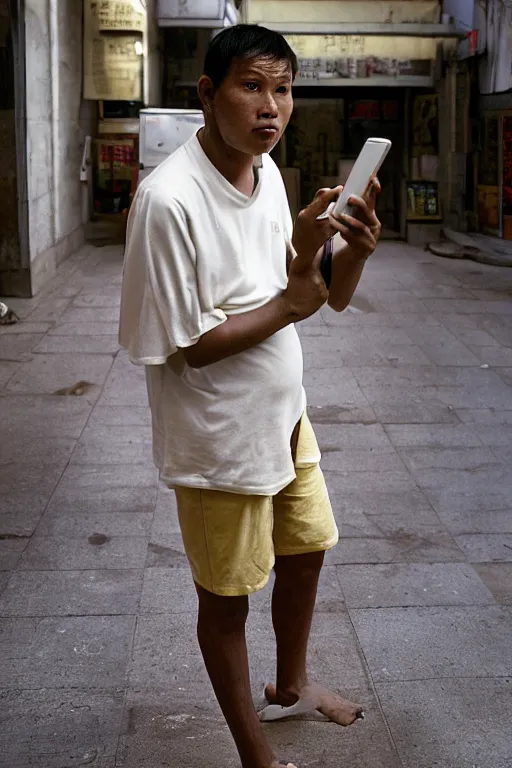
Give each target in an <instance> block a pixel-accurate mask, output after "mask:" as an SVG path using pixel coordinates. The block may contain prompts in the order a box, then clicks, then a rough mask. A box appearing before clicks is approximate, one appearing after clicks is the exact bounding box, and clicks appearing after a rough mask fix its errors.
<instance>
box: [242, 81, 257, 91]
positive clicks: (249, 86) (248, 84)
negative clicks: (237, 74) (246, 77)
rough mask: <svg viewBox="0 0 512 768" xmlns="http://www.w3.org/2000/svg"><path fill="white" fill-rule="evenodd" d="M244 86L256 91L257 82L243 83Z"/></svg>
mask: <svg viewBox="0 0 512 768" xmlns="http://www.w3.org/2000/svg"><path fill="white" fill-rule="evenodd" d="M244 87H245V88H247V90H248V91H257V90H258V83H244Z"/></svg>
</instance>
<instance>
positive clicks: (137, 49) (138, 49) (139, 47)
mask: <svg viewBox="0 0 512 768" xmlns="http://www.w3.org/2000/svg"><path fill="white" fill-rule="evenodd" d="M135 53H136V54H137V56H142V54H143V53H144V48H143V46H142V43H141V41H140V40H136V41H135Z"/></svg>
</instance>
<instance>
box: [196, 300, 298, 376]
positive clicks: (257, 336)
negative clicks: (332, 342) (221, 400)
mask: <svg viewBox="0 0 512 768" xmlns="http://www.w3.org/2000/svg"><path fill="white" fill-rule="evenodd" d="M296 320H300V317H297V316H296V315H295V314H294V312H293V309H292V307H291V305H290V304H289V303H288V302H287V301H286V299H285V298H284V297H283V296H278V297H277V298H276V299H273V300H272V301H269V302H268V304H264V305H263V306H262V307H258V309H253V310H251V311H250V312H243V313H241V314H239V315H231V316H230V317H228V319H227V320H226V321H225V322H224V323H222V325H219V326H217V328H214V329H213V330H212V331H208V333H205V334H204V335H203V336H201V338H200V339H199V341H198V342H197V344H194V345H193V346H191V347H187V348H186V349H184V350H183V354H184V355H185V360H186V361H187V363H188V365H190V366H191V368H202V367H203V366H205V365H211V363H217V362H218V361H219V360H223V359H224V358H225V357H230V356H231V355H236V354H238V353H239V352H244V351H245V350H246V349H250V348H251V347H254V346H256V344H261V342H262V341H265V339H268V338H269V336H272V335H273V334H274V333H277V331H280V330H281V329H282V328H284V327H285V326H287V325H290V323H294V322H295V321H296Z"/></svg>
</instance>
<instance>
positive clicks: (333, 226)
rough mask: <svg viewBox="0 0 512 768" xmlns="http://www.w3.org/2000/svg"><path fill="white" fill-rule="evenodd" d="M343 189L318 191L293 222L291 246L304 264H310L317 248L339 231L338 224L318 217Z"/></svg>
mask: <svg viewBox="0 0 512 768" xmlns="http://www.w3.org/2000/svg"><path fill="white" fill-rule="evenodd" d="M342 189H343V187H335V188H334V189H319V190H318V192H317V193H316V195H315V197H314V198H313V201H312V202H311V203H310V204H309V205H308V207H307V208H304V210H302V211H301V212H300V213H299V215H298V216H297V220H296V222H295V226H294V228H293V236H292V245H293V247H294V249H295V252H296V254H297V257H298V258H299V260H300V261H301V262H303V263H304V264H306V263H307V264H310V263H311V262H312V261H313V259H314V257H315V255H316V254H317V252H318V250H319V248H321V247H322V246H323V244H324V243H325V242H326V241H327V240H328V239H329V238H330V237H332V236H333V235H334V233H335V232H336V231H339V228H340V224H339V222H337V221H336V219H333V221H332V222H331V221H330V219H329V218H325V219H319V218H318V217H319V216H321V215H322V213H325V211H326V210H327V208H328V207H329V205H330V203H332V202H334V200H336V199H337V198H338V196H339V195H340V193H341V191H342Z"/></svg>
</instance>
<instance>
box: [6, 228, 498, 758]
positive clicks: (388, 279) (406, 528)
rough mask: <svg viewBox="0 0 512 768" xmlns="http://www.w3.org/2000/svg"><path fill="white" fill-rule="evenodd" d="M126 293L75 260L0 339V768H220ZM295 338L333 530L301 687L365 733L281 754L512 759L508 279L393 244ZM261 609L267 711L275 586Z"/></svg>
mask: <svg viewBox="0 0 512 768" xmlns="http://www.w3.org/2000/svg"><path fill="white" fill-rule="evenodd" d="M120 281H121V252H120V250H119V249H118V248H112V247H108V248H102V249H94V248H92V247H88V248H85V249H83V250H82V251H80V252H79V253H78V254H77V255H75V256H74V257H73V258H72V259H70V260H69V261H68V262H66V263H65V264H64V265H63V267H62V268H61V271H60V273H59V277H58V280H56V281H55V282H54V283H53V284H52V285H51V286H50V287H49V288H48V289H47V290H46V291H45V292H44V293H43V294H41V295H40V296H39V297H38V298H37V299H35V300H30V301H15V300H10V301H9V304H10V305H11V306H12V307H13V308H14V309H15V310H16V311H17V312H18V314H19V315H20V316H21V318H22V322H20V323H19V324H17V325H14V326H9V327H3V328H0V359H1V363H0V423H1V435H0V487H1V496H0V568H1V569H2V570H0V617H1V618H0V638H1V639H0V649H1V652H0V688H1V690H0V742H1V749H0V765H1V766H5V767H6V768H29V767H30V768H75V767H76V766H84V765H87V766H92V767H93V768H114V766H117V768H159V767H160V766H170V767H171V768H214V767H215V768H217V766H218V767H219V768H220V766H222V768H235V766H237V759H236V755H235V752H234V749H233V746H232V744H231V740H230V738H229V736H228V733H227V729H226V727H225V725H224V724H223V721H222V719H221V717H220V714H219V710H218V708H217V706H216V704H215V701H214V698H213V694H212V691H211V688H210V686H209V684H208V682H207V678H206V675H205V672H204V670H203V666H202V664H201V661H200V656H199V651H198V648H197V644H196V641H195V635H194V611H195V597H194V590H193V587H192V584H191V580H190V576H189V573H188V569H187V565H186V560H185V557H184V554H183V547H182V544H181V541H180V537H179V533H178V526H177V521H176V513H175V508H174V503H173V497H172V494H170V493H169V492H167V491H166V490H164V489H163V488H159V487H158V483H157V477H156V472H155V470H154V469H153V466H152V463H151V450H150V427H149V420H148V411H147V408H146V400H145V387H144V373H143V371H142V370H141V369H138V368H136V367H134V366H132V365H130V363H129V362H128V360H127V357H126V355H125V354H124V352H121V351H119V348H118V345H117V338H116V334H117V316H118V304H119V288H120ZM300 332H301V336H302V340H303V345H304V353H305V367H306V373H305V383H306V388H307V391H308V397H309V404H310V416H311V419H312V421H313V422H314V425H315V428H316V430H317V434H318V437H319V441H320V443H321V447H322V449H323V452H324V460H323V466H324V469H325V472H326V476H327V481H328V485H329V488H330V491H331V495H332V500H333V505H334V508H335V513H336V518H337V521H338V524H339V528H340V532H341V536H342V539H341V542H340V544H339V546H338V547H337V548H336V549H335V550H333V551H332V552H330V553H329V555H328V558H327V567H326V568H325V569H324V573H323V576H322V583H321V588H320V595H319V600H318V606H317V613H316V619H315V624H314V629H313V635H312V642H311V653H310V656H311V671H312V673H313V675H315V676H317V677H318V678H319V679H321V680H322V681H324V682H327V683H329V684H330V685H331V686H333V687H334V688H336V689H339V690H342V691H345V692H347V693H348V694H349V695H350V696H352V697H355V698H356V699H359V700H361V701H362V702H364V704H365V707H366V709H367V719H366V720H365V721H364V723H358V724H357V725H356V726H354V727H353V728H349V729H345V730H342V729H339V728H338V727H336V726H334V725H332V724H330V723H325V722H319V721H317V720H314V719H310V720H303V721H301V722H288V723H281V724H270V725H269V726H268V729H269V735H270V737H271V739H272V742H273V743H274V744H275V746H276V749H277V752H278V754H279V755H280V756H282V757H283V758H286V759H288V760H293V761H295V762H297V764H298V765H299V766H300V768H339V766H347V768H348V767H350V768H398V767H399V766H403V767H404V768H433V767H434V766H439V768H512V471H511V464H512V271H511V270H507V269H503V268H496V267H485V266H482V265H479V264H475V263H472V262H468V261H448V260H442V259H439V258H437V257H435V256H433V255H431V254H428V253H426V252H423V251H421V250H418V249H414V248H410V247H408V246H406V245H404V244H400V243H383V244H382V245H380V246H379V249H378V251H377V253H376V254H375V256H374V257H373V259H372V260H371V262H370V263H369V265H368V268H367V271H366V273H365V276H364V279H363V282H362V284H361V287H360V289H359V291H358V294H357V296H356V298H355V300H354V303H353V306H352V307H351V308H350V309H349V310H348V311H347V312H345V313H344V314H343V315H336V314H334V313H332V312H331V311H330V310H327V309H326V310H323V311H322V312H321V313H319V314H318V315H317V316H316V317H314V318H312V319H310V320H309V321H307V322H306V323H303V324H302V325H301V328H300ZM76 384H79V387H78V388H77V390H78V394H77V395H68V396H66V395H62V394H55V393H56V392H62V391H69V389H70V388H71V389H72V388H73V387H74V385H76ZM80 392H81V394H79V393H80ZM252 607H253V611H252V614H251V617H250V631H249V641H250V647H251V659H252V674H253V682H254V691H255V696H256V697H259V696H260V694H261V690H262V686H263V682H264V681H265V680H267V679H269V678H270V677H271V676H272V671H273V657H272V632H271V624H270V619H269V613H268V608H269V590H265V591H264V592H263V593H261V594H259V595H257V596H256V597H255V598H254V599H253V600H252Z"/></svg>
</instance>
